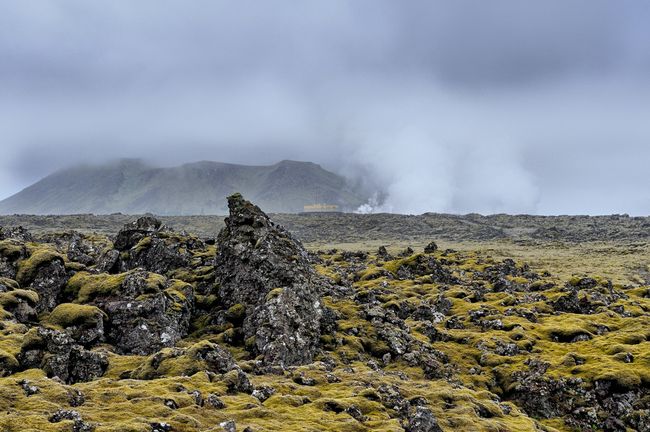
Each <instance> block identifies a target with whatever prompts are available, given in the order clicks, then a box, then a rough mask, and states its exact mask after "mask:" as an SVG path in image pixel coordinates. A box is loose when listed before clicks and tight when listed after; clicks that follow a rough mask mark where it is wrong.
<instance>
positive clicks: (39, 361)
mask: <svg viewBox="0 0 650 432" xmlns="http://www.w3.org/2000/svg"><path fill="white" fill-rule="evenodd" d="M17 359H18V361H19V363H20V367H21V368H23V369H28V368H33V367H37V368H40V369H42V370H43V371H44V372H45V373H46V374H47V376H49V377H58V378H59V379H61V380H63V381H65V382H67V383H76V382H83V381H90V380H93V379H95V378H98V377H100V376H102V375H103V374H104V372H105V371H106V368H107V367H108V359H107V357H106V355H105V354H102V353H99V352H95V351H89V350H87V349H85V348H84V347H83V346H81V345H79V344H77V343H76V342H75V340H74V339H73V338H72V337H71V336H70V335H68V334H67V333H66V332H62V331H58V330H54V329H49V328H45V327H37V328H36V329H33V330H32V332H31V334H30V335H28V337H27V338H26V339H25V341H24V343H23V346H22V348H21V351H20V353H19V354H18V356H17Z"/></svg>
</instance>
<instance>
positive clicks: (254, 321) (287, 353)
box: [215, 194, 323, 367]
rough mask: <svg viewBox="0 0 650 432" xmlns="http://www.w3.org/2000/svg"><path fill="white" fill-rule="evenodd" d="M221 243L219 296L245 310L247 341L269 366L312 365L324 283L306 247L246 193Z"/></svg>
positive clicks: (232, 205) (236, 200)
mask: <svg viewBox="0 0 650 432" xmlns="http://www.w3.org/2000/svg"><path fill="white" fill-rule="evenodd" d="M228 207H229V209H230V216H229V217H228V218H226V227H225V228H224V229H223V230H222V231H221V232H220V233H219V236H218V238H217V250H218V253H217V257H216V262H215V270H216V277H217V280H218V282H219V288H218V291H217V294H218V296H219V298H220V299H221V301H222V302H223V304H224V306H225V307H227V308H230V307H233V306H235V305H244V306H245V318H244V320H243V331H244V337H245V338H246V340H247V342H248V343H247V346H249V347H250V349H252V351H253V353H254V354H259V355H261V356H262V359H263V362H264V364H265V365H267V366H274V367H284V366H289V365H295V364H303V363H307V362H310V361H311V360H312V359H313V357H314V354H315V352H316V348H317V344H318V340H319V337H320V320H321V317H322V314H323V307H322V304H321V301H320V294H321V290H322V289H323V283H322V281H321V279H320V278H319V276H318V275H317V274H316V273H315V272H314V270H313V269H312V268H311V266H310V264H309V261H308V255H307V252H306V251H305V249H304V248H303V247H302V245H301V244H300V242H298V241H297V240H295V239H294V238H293V237H292V236H291V235H290V234H289V233H288V232H287V231H286V230H285V229H284V228H282V227H281V226H279V225H276V224H275V223H273V222H272V221H271V220H270V219H269V217H268V216H267V215H266V214H265V213H264V212H262V211H261V210H260V209H259V207H257V206H255V205H253V204H252V203H250V202H248V201H246V200H244V199H243V197H242V196H241V195H240V194H234V195H231V196H230V197H228Z"/></svg>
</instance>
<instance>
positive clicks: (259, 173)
mask: <svg viewBox="0 0 650 432" xmlns="http://www.w3.org/2000/svg"><path fill="white" fill-rule="evenodd" d="M233 192H241V193H242V194H243V195H244V196H245V197H246V198H250V199H252V200H254V201H256V202H257V203H258V204H259V205H260V207H261V208H262V209H263V210H265V211H267V212H275V213H295V212H300V211H302V210H303V206H305V205H309V204H316V203H325V204H336V205H338V206H339V209H340V210H342V211H346V210H347V211H350V210H353V209H355V208H356V207H358V206H359V205H361V204H362V203H363V202H365V201H366V199H365V197H364V196H363V194H361V193H360V192H358V191H356V190H355V189H354V188H352V187H351V186H350V185H349V184H348V182H347V180H346V179H345V178H343V177H341V176H339V175H337V174H334V173H332V172H329V171H327V170H325V169H323V168H322V167H321V166H320V165H317V164H315V163H311V162H296V161H287V160H285V161H282V162H279V163H277V164H274V165H269V166H248V165H235V164H227V163H221V162H207V161H203V162H196V163H189V164H185V165H181V166H177V167H171V168H159V167H152V166H149V165H147V164H145V163H143V162H142V161H140V160H133V159H126V160H120V161H118V162H114V163H108V164H104V165H80V166H76V167H72V168H68V169H64V170H61V171H58V172H56V173H54V174H52V175H49V176H47V177H45V178H43V179H42V180H40V181H38V182H36V183H34V184H33V185H31V186H29V187H27V188H25V189H24V190H22V191H20V192H18V193H17V194H15V195H13V196H11V197H9V198H7V199H5V200H3V201H0V214H19V213H20V214H75V213H94V214H110V213H126V214H142V213H154V214H158V215H191V214H196V215H201V214H226V213H227V209H228V208H227V203H226V196H228V195H230V194H231V193H233Z"/></svg>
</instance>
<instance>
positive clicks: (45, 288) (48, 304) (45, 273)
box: [28, 257, 68, 312]
mask: <svg viewBox="0 0 650 432" xmlns="http://www.w3.org/2000/svg"><path fill="white" fill-rule="evenodd" d="M67 280H68V274H67V272H66V270H65V265H64V263H63V259H62V258H59V257H57V258H54V259H53V260H52V261H50V262H48V263H46V264H44V265H41V266H39V267H38V270H37V271H36V274H35V275H34V278H33V279H31V281H30V283H29V285H28V286H29V288H31V289H32V290H34V291H36V292H37V293H38V297H39V301H38V304H37V305H36V311H37V312H43V311H49V310H52V309H53V308H54V307H56V305H57V304H58V303H59V301H60V296H61V290H62V289H63V287H64V286H65V284H66V282H67Z"/></svg>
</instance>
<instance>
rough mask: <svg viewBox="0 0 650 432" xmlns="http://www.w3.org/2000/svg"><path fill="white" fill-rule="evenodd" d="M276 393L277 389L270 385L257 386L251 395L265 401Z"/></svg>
mask: <svg viewBox="0 0 650 432" xmlns="http://www.w3.org/2000/svg"><path fill="white" fill-rule="evenodd" d="M274 394H275V389H274V388H273V387H269V386H261V387H257V388H256V389H255V390H253V393H251V395H252V396H253V397H256V398H257V399H258V400H259V401H260V402H264V401H265V400H267V399H268V398H270V397H271V396H273V395H274Z"/></svg>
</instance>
